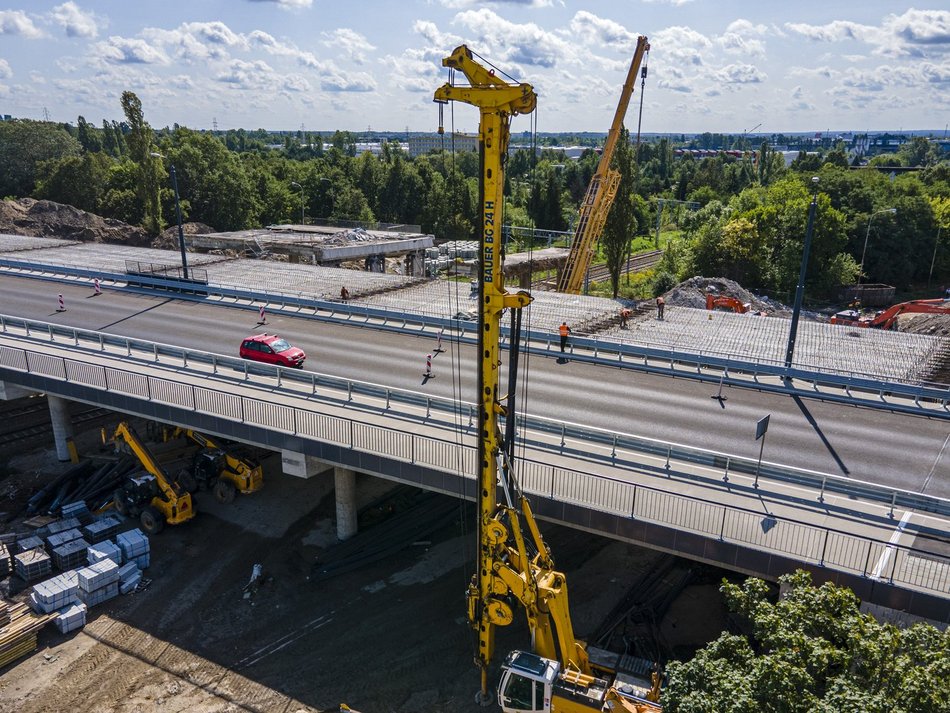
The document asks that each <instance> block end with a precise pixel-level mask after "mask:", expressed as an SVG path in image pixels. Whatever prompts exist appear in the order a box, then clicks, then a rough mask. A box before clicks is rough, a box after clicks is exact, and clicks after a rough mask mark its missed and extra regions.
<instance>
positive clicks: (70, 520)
mask: <svg viewBox="0 0 950 713" xmlns="http://www.w3.org/2000/svg"><path fill="white" fill-rule="evenodd" d="M80 527H82V523H81V522H79V520H78V519H77V518H75V517H66V518H63V519H61V520H54V521H53V522H51V523H49V524H48V525H46V527H45V528H43V529H44V530H46V531H47V533H48V534H50V535H55V534H57V533H59V532H64V531H66V530H73V529H76V530H78V529H79V528H80Z"/></svg>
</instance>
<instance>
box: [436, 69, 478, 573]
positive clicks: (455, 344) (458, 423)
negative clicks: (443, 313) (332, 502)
mask: <svg viewBox="0 0 950 713" xmlns="http://www.w3.org/2000/svg"><path fill="white" fill-rule="evenodd" d="M448 81H449V84H451V85H454V84H455V70H454V69H453V68H449V79H448ZM443 108H444V105H443V104H441V103H440V104H439V134H440V136H441V137H442V139H441V149H442V172H443V174H444V175H445V183H446V186H448V185H449V181H450V177H454V176H455V171H456V166H455V102H450V106H449V129H450V136H449V147H450V148H449V151H448V153H449V156H450V162H449V165H448V166H446V162H445V156H446V153H447V152H446V150H445V131H444V129H443V112H442V110H443ZM446 193H449V191H446ZM450 205H451V203H450ZM446 282H447V283H448V284H447V290H446V293H445V294H446V303H447V307H448V310H447V314H449V315H452V316H455V315H457V314H459V312H461V309H460V300H459V293H458V285H459V282H458V280H446ZM460 327H461V324H460V322H459V321H458V320H456V328H455V329H454V330H450V332H449V342H450V351H451V354H450V357H449V362H450V363H451V365H452V402H453V403H455V404H456V405H457V406H456V408H455V409H454V411H453V416H454V419H455V429H454V430H455V452H456V454H457V458H456V464H455V465H456V474H457V475H458V479H457V482H458V489H457V491H456V492H457V495H458V498H457V500H458V509H459V522H460V527H461V537H462V548H461V552H460V555H459V556H460V557H461V559H462V562H463V565H465V564H468V563H469V562H471V561H472V560H473V559H474V555H473V554H472V552H471V544H470V542H469V540H470V538H469V536H468V524H467V523H468V517H467V516H466V513H465V507H466V501H465V447H464V444H463V434H464V430H465V426H464V425H463V416H462V398H461V393H462V384H461V373H462V367H461V345H462V341H461V332H462V330H461V328H460ZM469 422H471V413H470V414H469ZM460 571H461V573H462V584H463V586H468V581H469V579H470V577H469V576H468V575H466V573H465V572H466V570H465V567H464V566H463V567H461V568H460Z"/></svg>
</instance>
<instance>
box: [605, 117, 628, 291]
mask: <svg viewBox="0 0 950 713" xmlns="http://www.w3.org/2000/svg"><path fill="white" fill-rule="evenodd" d="M613 168H614V170H616V171H619V172H620V184H619V185H618V186H617V195H616V197H615V198H614V202H613V205H611V206H610V212H609V213H608V214H607V222H606V223H605V224H604V234H603V236H602V237H601V246H602V247H603V251H604V257H605V258H606V259H607V269H608V270H609V271H610V288H611V290H612V292H613V296H614V297H616V296H617V294H618V293H619V292H620V272H621V268H622V267H623V263H624V260H626V258H627V253H628V252H629V249H630V239H631V238H632V237H633V236H634V235H635V234H636V231H637V219H636V216H635V214H634V207H633V191H634V187H635V185H636V184H635V175H634V171H633V150H632V147H631V146H630V134H629V132H628V131H627V130H626V129H624V128H622V127H621V130H620V136H619V138H618V140H617V148H616V150H615V151H614V155H613Z"/></svg>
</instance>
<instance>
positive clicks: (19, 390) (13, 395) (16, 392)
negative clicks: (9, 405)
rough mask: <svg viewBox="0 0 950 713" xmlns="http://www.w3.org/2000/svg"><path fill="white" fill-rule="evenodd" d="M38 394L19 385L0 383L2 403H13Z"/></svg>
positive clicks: (6, 382)
mask: <svg viewBox="0 0 950 713" xmlns="http://www.w3.org/2000/svg"><path fill="white" fill-rule="evenodd" d="M35 393H36V392H35V391H33V390H31V389H24V388H23V387H22V386H20V385H18V384H11V383H10V382H8V381H0V401H13V400H14V399H22V398H26V397H27V396H31V395H32V394H35Z"/></svg>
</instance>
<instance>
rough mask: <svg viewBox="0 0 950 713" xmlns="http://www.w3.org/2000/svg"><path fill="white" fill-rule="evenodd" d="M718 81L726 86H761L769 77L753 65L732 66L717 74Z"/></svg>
mask: <svg viewBox="0 0 950 713" xmlns="http://www.w3.org/2000/svg"><path fill="white" fill-rule="evenodd" d="M715 76H716V79H717V80H719V81H720V82H723V83H725V84H759V83H760V82H764V81H765V80H766V79H767V78H768V75H766V74H765V73H764V72H762V71H760V70H759V69H758V68H756V67H753V66H752V65H751V64H730V65H726V66H725V67H723V68H722V69H720V70H718V71H717V72H716V75H715Z"/></svg>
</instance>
